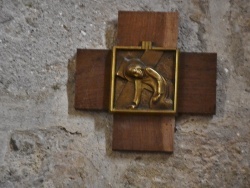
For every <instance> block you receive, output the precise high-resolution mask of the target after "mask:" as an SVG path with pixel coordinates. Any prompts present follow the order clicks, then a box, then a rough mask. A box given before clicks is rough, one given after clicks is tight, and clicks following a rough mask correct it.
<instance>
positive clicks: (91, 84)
mask: <svg viewBox="0 0 250 188" xmlns="http://www.w3.org/2000/svg"><path fill="white" fill-rule="evenodd" d="M110 72H111V51H110V50H81V49H78V50H77V57H76V74H75V108H76V109H80V110H108V107H109V88H110V74H111V73H110Z"/></svg>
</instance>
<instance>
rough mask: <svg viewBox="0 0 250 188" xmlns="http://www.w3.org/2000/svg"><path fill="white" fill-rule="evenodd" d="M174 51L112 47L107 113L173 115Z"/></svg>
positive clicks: (174, 89)
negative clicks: (108, 110)
mask: <svg viewBox="0 0 250 188" xmlns="http://www.w3.org/2000/svg"><path fill="white" fill-rule="evenodd" d="M178 56H179V51H178V50H177V49H165V48H160V47H152V45H151V43H150V42H143V43H142V46H129V47H125V46H115V47H114V48H113V59H112V71H111V95H110V111H111V112H128V113H164V114H175V113H176V107H177V104H176V103H177V82H178Z"/></svg>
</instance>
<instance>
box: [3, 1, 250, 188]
mask: <svg viewBox="0 0 250 188" xmlns="http://www.w3.org/2000/svg"><path fill="white" fill-rule="evenodd" d="M118 10H143V11H179V13H180V31H179V43H178V46H179V47H180V49H181V50H182V51H190V52H217V53H218V73H217V112H216V115H214V116H210V117H204V116H195V115H189V114H186V115H180V116H179V117H178V118H177V124H176V130H177V131H176V133H175V152H174V154H172V155H169V154H161V153H135V152H132V153H127V152H126V153H121V152H113V151H112V150H111V139H112V138H111V134H112V116H111V115H109V114H107V113H98V112H79V111H75V110H74V108H73V98H74V71H75V53H76V49H77V48H95V49H96V48H98V49H100V48H110V47H111V46H112V45H113V44H114V43H115V40H114V38H115V35H116V24H117V21H116V20H117V12H118ZM249 138H250V1H249V0H231V1H229V0H220V1H218V0H210V1H208V0H190V1H181V0H178V1H170V0H154V1H152V0H145V1H137V0H128V1H121V0H117V1H112V0H103V1H97V0H89V1H88V0H85V1H80V0H68V1H66V0H53V1H49V0H44V1H34V0H33V1H32V0H0V143H1V145H0V187H7V188H9V187H10V188H12V187H226V188H228V187H250V139H249Z"/></svg>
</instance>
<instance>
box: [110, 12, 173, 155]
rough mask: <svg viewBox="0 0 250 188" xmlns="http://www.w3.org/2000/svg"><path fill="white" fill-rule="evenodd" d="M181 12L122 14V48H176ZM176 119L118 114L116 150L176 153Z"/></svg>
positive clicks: (119, 40)
mask: <svg viewBox="0 0 250 188" xmlns="http://www.w3.org/2000/svg"><path fill="white" fill-rule="evenodd" d="M177 35H178V13H159V12H119V17H118V36H117V41H118V45H121V46H138V45H140V43H141V41H153V42H154V43H153V45H156V46H159V47H166V48H176V46H177ZM174 126H175V117H174V116H166V115H138V114H134V115H132V114H120V113H119V114H114V125H113V127H114V128H113V143H112V148H113V150H128V151H160V152H173V137H174Z"/></svg>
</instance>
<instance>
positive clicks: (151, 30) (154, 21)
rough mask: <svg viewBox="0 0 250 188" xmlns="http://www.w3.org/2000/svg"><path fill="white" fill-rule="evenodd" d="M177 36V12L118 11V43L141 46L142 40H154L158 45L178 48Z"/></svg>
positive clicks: (154, 43)
mask: <svg viewBox="0 0 250 188" xmlns="http://www.w3.org/2000/svg"><path fill="white" fill-rule="evenodd" d="M177 38H178V13H177V12H164V13H163V12H129V11H128V12H127V11H120V12H119V13H118V33H117V45H122V46H139V45H140V44H141V42H142V41H152V42H153V45H155V46H158V47H165V48H176V47H177Z"/></svg>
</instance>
